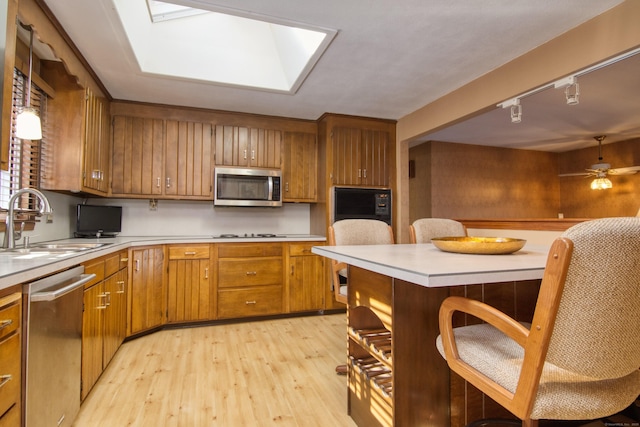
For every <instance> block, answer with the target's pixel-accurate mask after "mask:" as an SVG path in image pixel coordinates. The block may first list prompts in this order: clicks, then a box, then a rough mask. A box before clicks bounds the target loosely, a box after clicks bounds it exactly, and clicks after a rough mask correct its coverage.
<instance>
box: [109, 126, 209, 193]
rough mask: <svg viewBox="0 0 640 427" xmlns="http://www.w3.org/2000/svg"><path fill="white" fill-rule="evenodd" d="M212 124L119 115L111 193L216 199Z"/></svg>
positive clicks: (115, 129)
mask: <svg viewBox="0 0 640 427" xmlns="http://www.w3.org/2000/svg"><path fill="white" fill-rule="evenodd" d="M213 148H214V145H213V127H212V125H211V124H210V123H203V122H190V121H183V120H162V119H155V118H142V117H127V116H115V117H114V119H113V151H112V162H113V177H112V182H111V194H112V195H113V196H122V197H145V198H146V197H152V198H167V199H195V200H212V199H213V189H212V183H213V181H212V180H213V169H212V168H213Z"/></svg>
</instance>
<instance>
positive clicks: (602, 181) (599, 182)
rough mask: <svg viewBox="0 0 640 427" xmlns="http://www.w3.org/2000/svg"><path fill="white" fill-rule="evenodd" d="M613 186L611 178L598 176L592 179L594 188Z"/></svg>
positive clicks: (605, 188)
mask: <svg viewBox="0 0 640 427" xmlns="http://www.w3.org/2000/svg"><path fill="white" fill-rule="evenodd" d="M611 187H613V184H612V183H611V180H610V179H609V178H596V179H594V180H593V181H591V189H592V190H608V189H609V188H611Z"/></svg>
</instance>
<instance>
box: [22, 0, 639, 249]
mask: <svg viewBox="0 0 640 427" xmlns="http://www.w3.org/2000/svg"><path fill="white" fill-rule="evenodd" d="M22 4H27V5H29V4H31V3H29V2H21V7H22ZM627 7H630V6H627ZM24 13H25V16H26V17H28V18H31V19H32V22H37V18H35V17H33V16H31V15H29V13H32V12H29V11H28V10H25V12H24ZM27 22H29V20H28V19H27ZM36 27H38V26H37V25H36ZM40 31H44V30H43V29H42V28H40ZM629 33H631V34H630V35H628V36H627V37H629V38H632V37H633V36H634V34H633V32H629ZM43 37H44V35H43ZM594 37H595V36H594ZM636 44H637V43H636ZM612 49H613V52H616V51H615V49H620V47H619V46H614V47H613V48H612ZM620 50H624V49H620ZM56 51H59V52H60V51H64V49H61V48H59V49H57V50H56ZM598 54H601V55H602V57H601V58H598V59H602V58H604V57H606V56H607V54H602V53H601V52H599V53H598ZM588 61H589V60H587V61H586V62H584V63H582V64H578V66H576V68H580V67H581V66H583V65H584V64H586V63H588ZM552 71H553V72H554V73H557V74H555V75H553V76H551V78H556V77H557V76H558V75H562V74H564V71H565V70H552ZM552 71H549V73H550V72H552ZM545 79H546V76H543V75H536V76H533V77H529V80H528V81H524V80H526V79H523V81H522V82H520V83H519V84H520V85H522V87H511V88H506V89H503V94H501V93H499V92H498V93H496V94H492V95H491V97H492V98H496V97H498V98H499V97H503V98H507V97H508V96H513V94H514V93H521V92H524V91H525V90H527V89H529V88H530V87H533V86H536V85H537V84H538V83H539V82H541V81H545ZM534 80H537V81H534ZM507 91H508V93H506V92H507ZM502 95H504V96H502ZM495 101H496V103H497V102H499V101H501V99H497V100H495ZM443 102H444V101H443ZM483 102H485V103H488V101H486V100H485V101H483ZM490 102H493V101H490ZM456 105H457V104H456ZM121 106H122V108H127V107H128V104H127V103H122V104H121ZM467 108H475V107H473V106H469V107H467ZM525 111H526V110H525ZM419 113H421V112H416V114H415V115H413V116H419V115H420V114H419ZM452 114H453V113H452ZM456 114H459V115H458V116H456V117H455V118H452V120H455V119H457V118H458V117H462V116H465V115H466V114H467V113H461V112H460V111H456ZM326 119H327V120H326V121H330V120H331V119H333V118H332V117H331V116H327V117H326ZM431 120H433V119H431V118H429V119H428V120H424V123H421V124H420V128H419V129H418V130H416V129H411V126H412V125H413V122H414V117H408V118H407V120H406V121H405V120H399V121H398V123H397V129H398V131H397V134H394V135H393V138H394V140H395V139H397V141H399V143H398V144H397V145H396V147H397V148H396V152H395V153H393V158H395V157H397V161H396V160H394V165H398V166H397V169H398V171H397V173H396V174H395V175H393V176H392V178H391V181H390V184H391V185H393V183H394V182H395V185H396V188H397V194H398V196H397V197H398V199H397V200H398V201H399V203H395V205H394V206H395V209H396V211H394V215H395V217H396V230H397V233H398V236H403V235H404V234H405V228H406V224H407V223H408V218H409V216H408V211H407V206H406V204H408V197H407V192H408V190H407V182H408V179H407V178H406V175H408V174H405V173H404V172H405V169H406V166H405V165H406V164H408V161H404V160H403V159H404V158H405V157H406V156H408V143H407V141H410V140H412V139H414V136H417V135H420V134H423V133H428V132H429V131H430V129H435V128H438V127H439V126H441V125H442V123H435V124H434V123H432V122H431ZM311 125H315V121H311V122H309V121H303V123H302V126H304V127H305V128H307V127H308V126H311ZM292 126H293V125H292ZM384 126H388V123H384ZM428 126H432V127H431V128H429V127H428ZM381 127H383V126H381ZM407 128H409V129H410V130H409V131H407V130H406V129H407ZM292 129H293V128H292ZM412 132H413V133H412ZM635 145H637V144H635ZM634 149H635V147H634V144H631V148H630V150H631V151H628V152H626V153H627V154H625V160H626V159H628V158H633V157H628V156H633V155H634V154H633V153H634V152H635V151H633V150H634ZM588 151H589V152H588V153H587V154H585V158H587V160H586V161H580V162H578V161H576V163H575V164H574V165H573V166H574V167H575V169H577V170H580V169H582V168H584V167H585V165H589V164H591V163H593V160H595V159H593V157H594V156H593V150H592V149H590V150H588ZM611 151H613V150H610V151H609V152H607V153H610V154H607V158H610V157H613V156H614V155H615V154H614V153H611ZM629 153H630V154H629ZM567 156H573V157H579V156H577V153H573V154H571V155H567ZM320 160H323V159H322V158H320ZM326 160H327V162H329V159H326ZM407 160H408V159H407ZM445 161H446V159H445ZM451 163H454V162H451ZM611 163H614V162H613V160H612V161H611ZM319 164H320V166H319V168H318V169H319V170H318V172H319V175H318V182H325V179H326V177H325V176H324V175H323V174H324V173H326V172H325V170H324V168H323V167H322V163H319ZM623 164H624V165H626V162H625V163H623ZM575 169H574V170H575ZM511 177H512V176H511ZM507 179H509V178H507ZM629 179H630V180H631V179H633V177H632V178H629ZM396 181H397V182H396ZM627 182H631V183H633V181H627ZM632 185H633V184H632ZM635 185H637V184H635ZM318 191H319V193H320V194H319V200H320V201H321V200H323V199H322V197H324V195H325V194H326V193H323V192H325V191H326V188H325V186H322V185H321V186H319V189H318ZM629 193H630V194H633V191H627V192H626V194H629ZM49 194H50V195H51V199H52V200H51V202H52V204H53V205H54V211H55V212H56V214H55V216H54V222H52V223H51V224H43V223H40V224H38V225H37V226H36V230H35V232H33V234H34V236H33V237H34V241H46V240H55V239H62V238H68V237H69V235H70V232H71V231H72V230H73V225H72V224H73V214H72V209H71V208H70V206H74V205H75V204H76V203H79V202H81V201H82V200H83V198H80V197H73V196H69V195H68V194H59V193H55V192H48V195H49ZM630 197H634V196H630ZM149 199H150V198H143V199H129V198H127V199H120V198H118V199H116V200H112V199H98V198H90V201H91V203H94V202H95V203H108V204H118V205H124V206H125V207H126V209H125V210H124V213H123V229H122V235H124V236H153V235H158V234H161V235H163V236H185V235H186V236H193V235H217V234H221V233H235V234H244V233H249V234H251V233H264V232H269V233H274V234H299V235H317V236H324V234H325V233H326V231H325V228H326V223H327V222H328V219H327V213H326V211H327V210H326V207H325V206H324V204H323V203H315V204H314V203H310V204H305V203H293V204H290V203H286V204H285V205H284V206H283V207H282V208H281V209H278V210H270V209H258V210H255V211H252V210H246V209H240V208H225V209H219V208H214V207H213V206H212V204H211V203H210V202H203V201H197V200H191V201H184V200H180V201H178V200H176V199H172V198H168V199H164V198H160V197H158V198H157V199H156V200H155V201H150V200H149ZM70 200H71V202H70ZM637 208H638V201H637V198H636V199H635V201H634V206H631V207H630V206H626V207H625V209H626V210H625V211H621V212H620V213H619V214H621V215H632V214H635V212H636V211H637ZM556 211H557V212H556ZM559 211H560V209H554V211H553V212H554V213H560V212H559ZM435 212H439V211H435ZM578 212H579V211H578ZM445 213H446V212H445ZM494 215H495V216H498V215H499V214H498V213H494ZM240 216H241V218H242V219H241V221H239V218H240ZM451 216H458V214H453V215H451ZM529 216H530V213H529V212H528V211H527V212H524V213H522V212H521V213H519V214H514V215H513V217H521V218H523V217H524V218H526V217H529ZM581 216H590V215H584V214H583V215H581ZM490 217H491V216H489V218H490ZM553 217H555V215H553ZM60 224H65V225H68V227H62V228H60V227H59V225H60ZM246 224H251V226H250V227H247V225H246ZM158 230H162V231H161V233H159V231H158ZM35 234H38V236H35ZM402 239H403V237H400V241H402ZM405 241H406V240H405Z"/></svg>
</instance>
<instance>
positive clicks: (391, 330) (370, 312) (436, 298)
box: [312, 244, 549, 427]
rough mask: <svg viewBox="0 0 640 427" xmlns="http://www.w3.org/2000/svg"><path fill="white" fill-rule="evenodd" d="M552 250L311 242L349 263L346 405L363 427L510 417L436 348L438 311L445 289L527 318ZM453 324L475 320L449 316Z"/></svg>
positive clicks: (327, 254) (453, 424)
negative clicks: (465, 250) (479, 251)
mask: <svg viewBox="0 0 640 427" xmlns="http://www.w3.org/2000/svg"><path fill="white" fill-rule="evenodd" d="M548 250H549V247H548V246H544V245H529V244H527V245H525V247H524V248H523V249H522V250H520V251H518V252H516V253H513V254H509V255H465V254H454V253H447V252H442V251H440V250H438V249H437V248H435V247H434V246H433V245H431V244H417V245H368V246H322V247H320V246H318V247H314V248H313V250H312V251H313V253H315V254H317V255H321V256H324V257H327V258H331V259H335V260H337V261H342V262H345V263H347V264H348V265H349V295H348V300H349V304H348V310H347V314H348V324H349V326H348V332H347V335H348V338H347V340H348V368H349V369H348V375H349V381H348V383H349V390H348V411H349V414H350V415H351V417H352V418H353V419H354V420H355V422H356V423H357V424H358V425H360V426H375V425H378V426H437V427H445V426H451V427H458V426H464V425H465V424H466V423H467V422H469V421H472V420H474V419H479V418H484V417H495V416H508V415H509V414H508V413H505V412H504V410H503V409H501V408H500V407H499V406H498V405H497V404H495V403H494V402H493V401H491V400H490V399H489V398H488V397H486V396H484V395H482V393H480V392H479V391H478V390H477V389H475V388H474V387H472V386H471V385H470V384H467V383H466V382H465V381H464V380H462V379H461V378H460V377H458V376H457V375H455V374H452V373H450V371H449V368H448V366H447V364H446V362H445V361H444V359H443V358H442V357H441V356H440V354H439V353H438V351H437V349H436V346H435V339H436V337H437V336H438V334H439V327H438V311H439V308H440V304H441V302H442V301H443V300H444V298H446V297H447V296H449V295H463V296H467V297H470V298H474V299H479V300H482V301H484V302H486V303H488V304H491V305H493V306H496V307H497V308H498V309H500V310H502V311H504V312H506V313H507V314H509V315H510V316H512V317H514V318H516V319H517V320H520V321H527V320H529V321H530V320H531V318H532V315H533V309H534V307H535V300H536V298H537V293H538V290H539V285H540V280H541V278H542V276H543V273H544V267H545V264H546V259H547V253H548ZM454 321H455V322H456V324H457V325H463V324H467V322H474V320H473V319H467V318H462V317H461V318H459V319H458V318H456V319H455V320H454Z"/></svg>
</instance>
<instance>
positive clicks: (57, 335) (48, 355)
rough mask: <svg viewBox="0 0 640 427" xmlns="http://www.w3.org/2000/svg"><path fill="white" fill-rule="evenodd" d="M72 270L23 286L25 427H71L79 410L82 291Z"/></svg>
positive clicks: (78, 270) (84, 277) (79, 270)
mask: <svg viewBox="0 0 640 427" xmlns="http://www.w3.org/2000/svg"><path fill="white" fill-rule="evenodd" d="M83 273H84V267H83V266H79V267H74V268H71V269H69V270H65V271H63V272H61V273H57V274H54V275H52V276H48V277H45V278H44V279H40V280H38V281H35V282H32V283H29V284H26V285H24V287H23V291H22V292H23V294H24V295H25V297H26V298H27V304H25V307H26V310H25V320H26V328H25V330H26V339H25V343H26V344H25V354H26V363H25V372H24V376H23V378H24V390H25V393H24V405H23V407H24V420H25V426H28V427H38V426H47V427H51V426H70V425H71V423H73V420H74V418H75V417H76V415H77V414H78V411H79V410H80V379H81V352H82V297H83V288H84V287H83V285H84V284H85V283H86V282H88V281H89V280H91V279H93V278H94V277H95V274H83Z"/></svg>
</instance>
